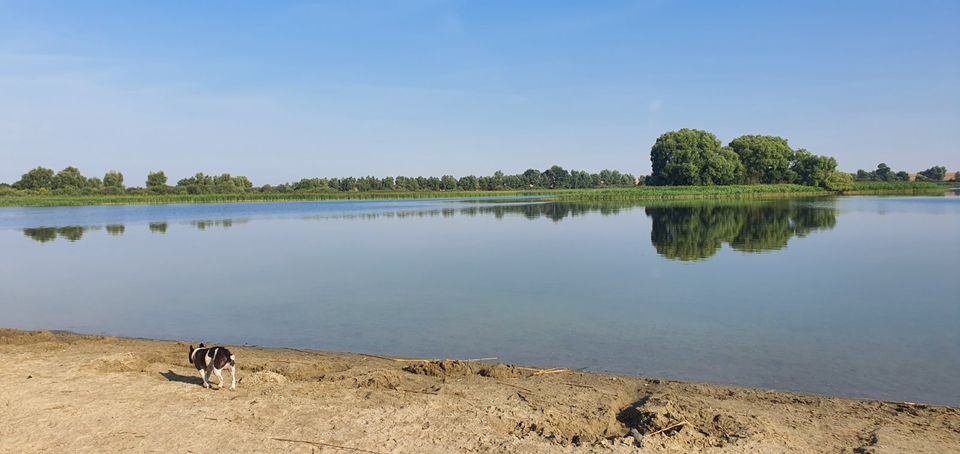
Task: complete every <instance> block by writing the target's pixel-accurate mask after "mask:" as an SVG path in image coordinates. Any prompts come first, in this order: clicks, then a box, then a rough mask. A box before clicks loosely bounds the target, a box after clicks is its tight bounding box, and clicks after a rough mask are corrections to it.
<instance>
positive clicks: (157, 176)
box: [147, 170, 167, 192]
mask: <svg viewBox="0 0 960 454" xmlns="http://www.w3.org/2000/svg"><path fill="white" fill-rule="evenodd" d="M166 187H167V174H165V173H163V171H162V170H158V171H156V172H150V173H148V174H147V189H149V190H151V191H153V192H160V191H163V190H164V189H166Z"/></svg>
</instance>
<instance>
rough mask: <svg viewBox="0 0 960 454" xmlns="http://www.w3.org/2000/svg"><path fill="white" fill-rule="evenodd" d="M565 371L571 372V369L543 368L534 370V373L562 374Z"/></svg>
mask: <svg viewBox="0 0 960 454" xmlns="http://www.w3.org/2000/svg"><path fill="white" fill-rule="evenodd" d="M564 372H571V370H570V369H543V370H540V371H537V372H534V373H533V375H550V374H562V373H564Z"/></svg>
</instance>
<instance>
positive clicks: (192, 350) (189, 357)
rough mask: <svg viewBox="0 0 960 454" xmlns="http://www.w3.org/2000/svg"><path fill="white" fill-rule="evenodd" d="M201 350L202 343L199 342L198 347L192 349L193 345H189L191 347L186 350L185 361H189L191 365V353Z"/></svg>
mask: <svg viewBox="0 0 960 454" xmlns="http://www.w3.org/2000/svg"><path fill="white" fill-rule="evenodd" d="M201 348H203V342H201V343H200V346H199V347H197V348H193V345H191V346H190V349H189V350H187V360H189V361H190V362H191V363H192V362H193V352H194V351H196V350H199V349H201Z"/></svg>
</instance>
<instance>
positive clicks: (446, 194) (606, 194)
mask: <svg viewBox="0 0 960 454" xmlns="http://www.w3.org/2000/svg"><path fill="white" fill-rule="evenodd" d="M946 189H947V186H945V185H943V184H935V183H927V182H897V183H892V182H863V183H861V182H857V183H854V184H853V188H852V189H851V190H850V191H844V192H835V191H827V190H824V189H821V188H818V187H815V186H803V185H795V184H755V185H729V186H636V187H630V188H610V189H540V190H529V191H371V192H318V193H309V192H293V193H243V194H155V195H152V194H140V195H131V194H116V195H103V194H101V195H7V196H2V197H0V207H49V206H84V205H151V204H178V203H237V202H310V201H324V200H390V199H428V198H430V199H432V198H465V197H512V196H539V197H545V198H549V199H553V200H684V199H727V198H772V197H792V196H826V195H859V194H891V195H892V194H926V195H940V194H943V193H944V192H945V191H946Z"/></svg>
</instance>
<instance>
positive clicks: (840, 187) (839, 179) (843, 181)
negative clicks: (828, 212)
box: [823, 170, 853, 192]
mask: <svg viewBox="0 0 960 454" xmlns="http://www.w3.org/2000/svg"><path fill="white" fill-rule="evenodd" d="M823 188H824V189H826V190H828V191H836V192H841V191H849V190H851V189H853V175H850V174H849V173H845V172H839V171H836V170H834V171H833V172H831V173H830V176H829V177H827V180H826V181H824V183H823Z"/></svg>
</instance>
